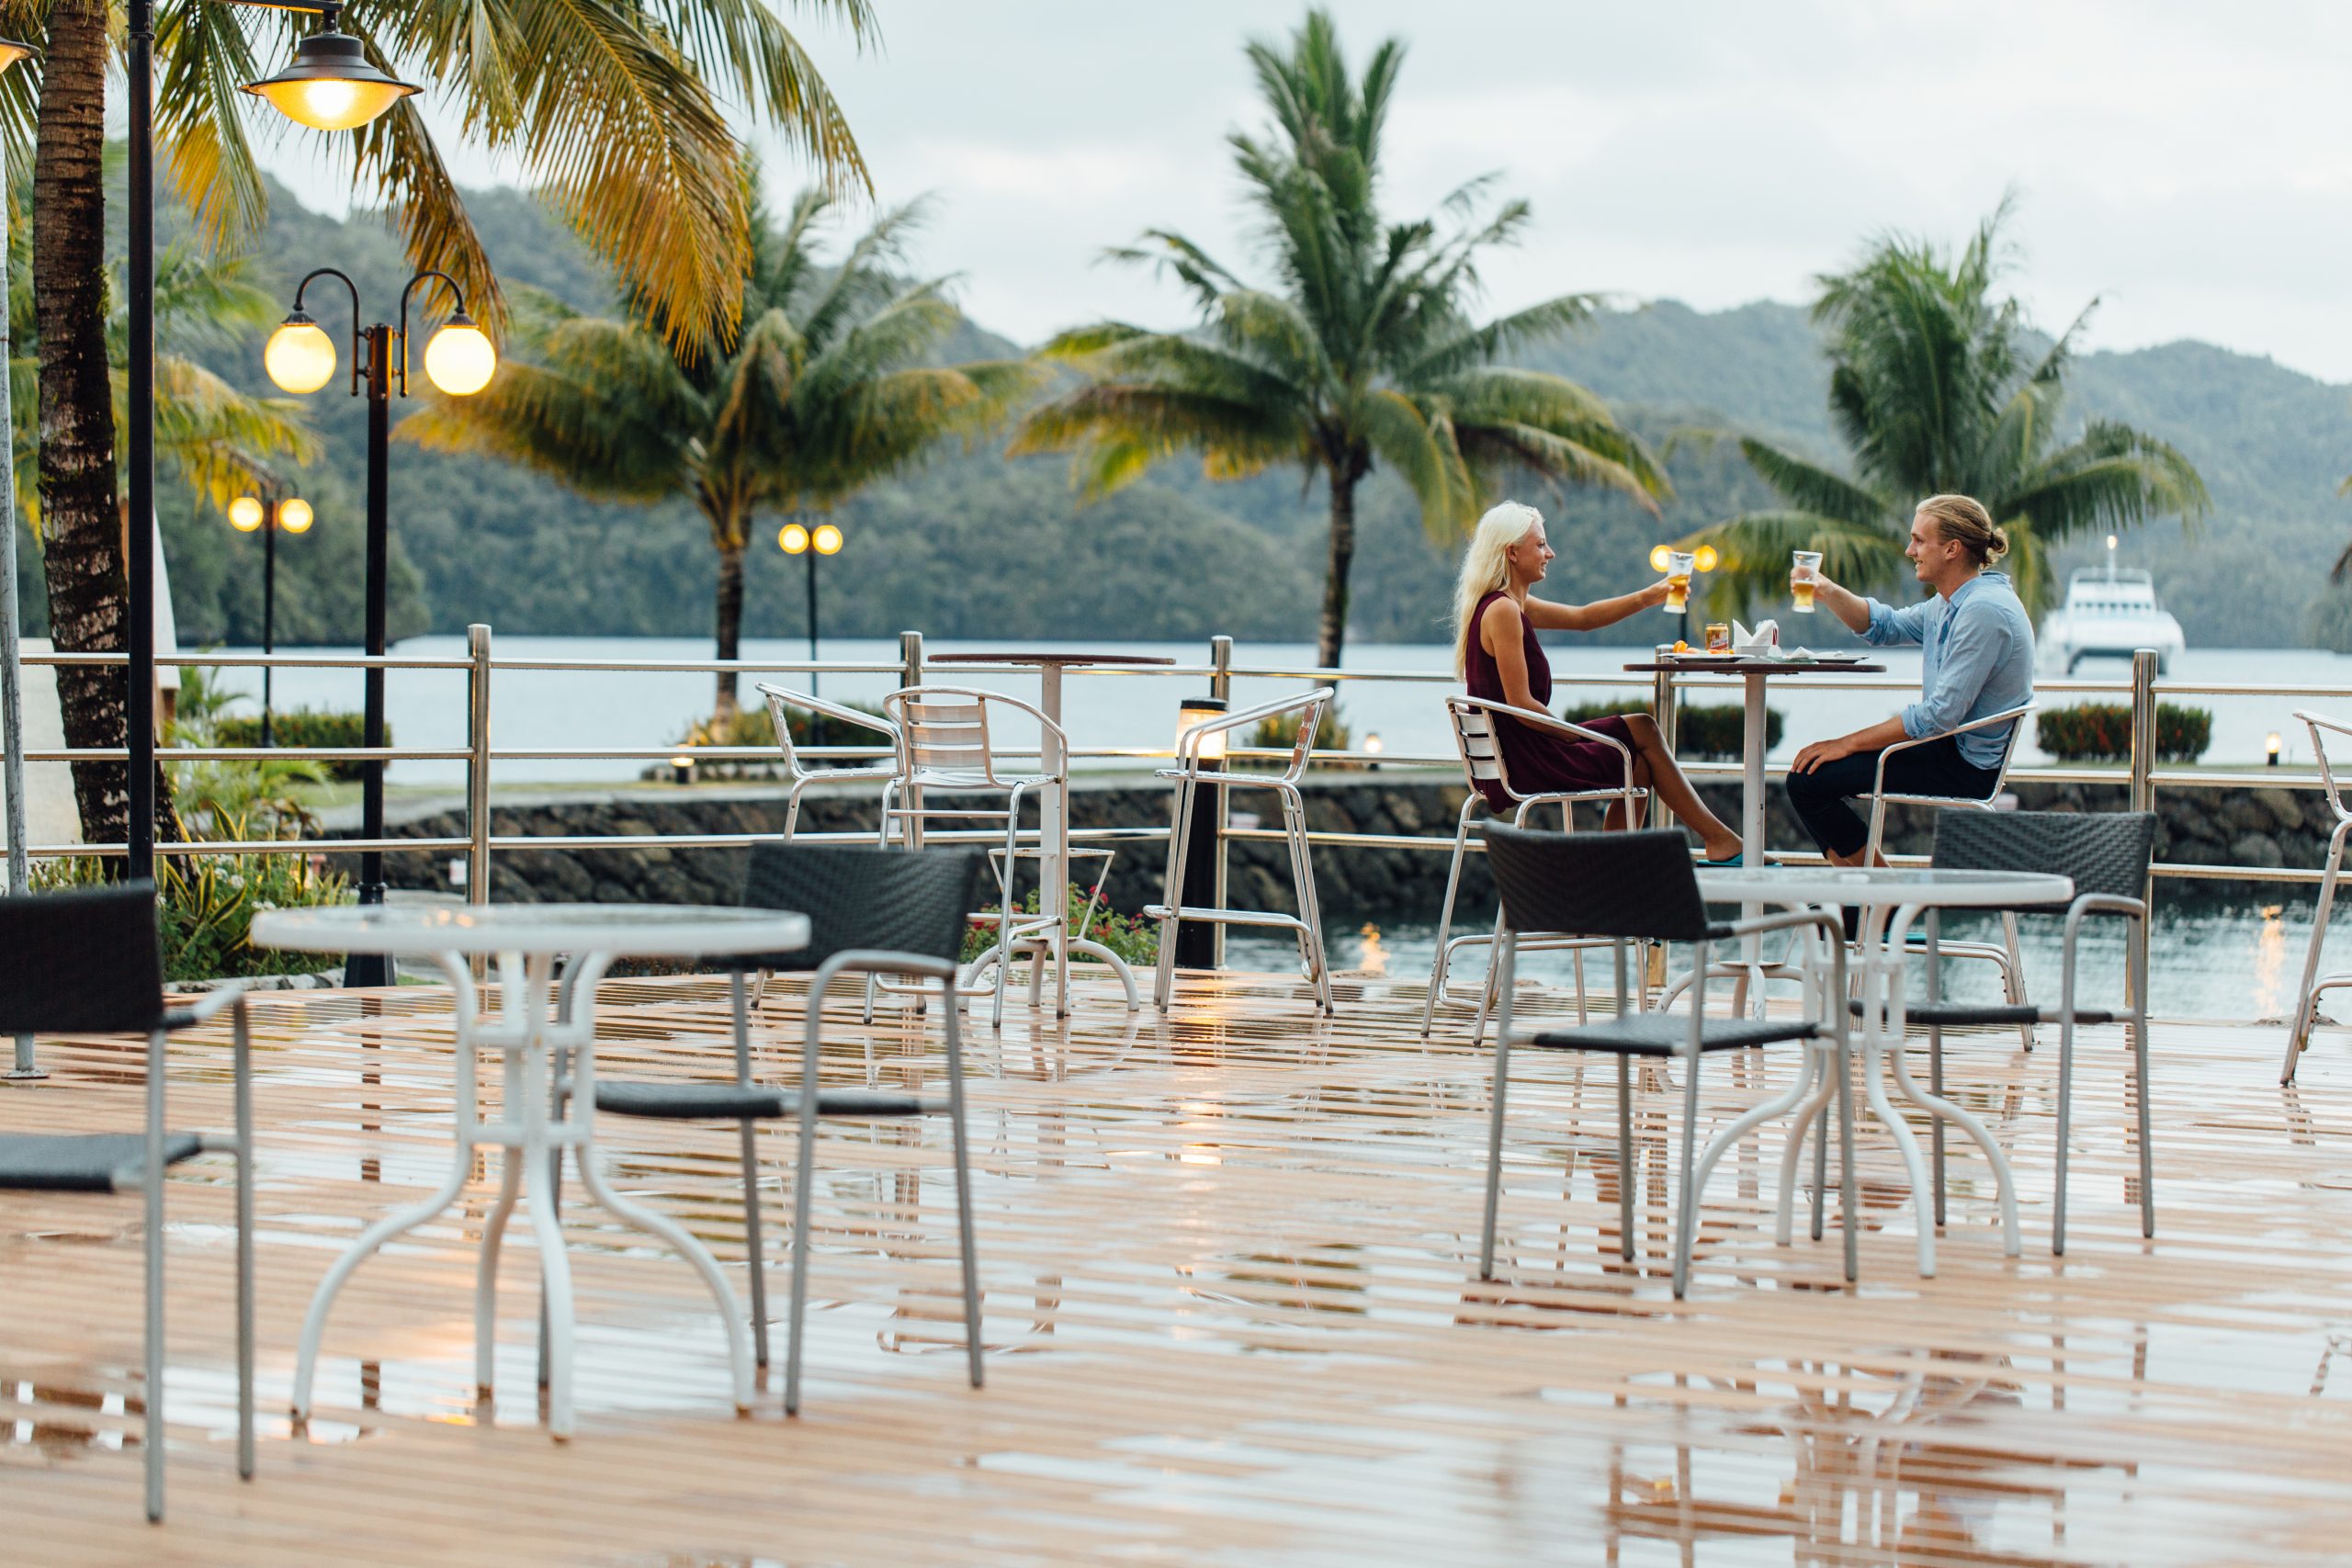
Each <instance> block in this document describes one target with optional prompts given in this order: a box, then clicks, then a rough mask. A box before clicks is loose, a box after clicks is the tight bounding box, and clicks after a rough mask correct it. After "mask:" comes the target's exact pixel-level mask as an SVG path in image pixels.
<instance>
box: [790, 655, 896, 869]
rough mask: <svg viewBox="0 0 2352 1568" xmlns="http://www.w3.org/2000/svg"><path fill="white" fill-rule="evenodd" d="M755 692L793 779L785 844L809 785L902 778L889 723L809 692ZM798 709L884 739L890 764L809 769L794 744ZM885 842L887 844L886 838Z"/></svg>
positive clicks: (873, 781)
mask: <svg viewBox="0 0 2352 1568" xmlns="http://www.w3.org/2000/svg"><path fill="white" fill-rule="evenodd" d="M755 689H756V690H757V691H758V692H759V694H760V695H762V696H763V697H765V698H766V699H767V704H768V716H769V717H770V718H772V719H773V720H775V746H776V750H778V751H780V752H782V753H783V755H784V767H785V772H786V773H788V774H790V775H791V778H792V787H791V789H790V790H788V791H787V792H786V795H785V797H784V800H785V805H784V840H785V841H786V843H789V842H790V841H791V840H792V830H793V829H795V828H796V827H797V826H798V825H799V822H800V797H801V795H803V794H805V793H807V791H808V788H809V785H810V784H852V783H859V782H866V783H873V784H884V785H886V786H887V784H888V782H889V781H890V780H892V779H895V778H897V777H898V776H899V763H898V749H899V727H898V726H897V725H895V724H892V723H891V722H890V721H889V720H888V719H887V718H876V716H874V715H872V714H870V713H860V712H858V711H857V710H856V709H855V708H852V707H843V706H842V705H840V704H839V703H829V702H827V701H825V700H824V699H823V698H821V697H815V696H811V695H809V694H808V693H806V692H795V691H789V690H787V689H786V688H785V687H782V686H771V685H769V684H767V683H766V682H760V683H759V684H758V686H757V687H756V688H755ZM796 708H797V709H799V710H800V711H801V712H803V713H810V714H816V715H820V716H822V717H825V718H829V719H831V720H833V721H834V722H836V723H839V724H846V725H850V726H853V727H854V728H861V729H866V730H871V731H872V732H874V733H875V734H876V735H880V736H882V737H883V738H884V739H887V740H888V742H889V746H890V751H891V756H890V760H889V761H881V762H862V763H859V764H857V765H855V766H853V767H827V766H823V765H820V766H816V767H811V766H809V761H808V759H806V758H805V757H803V756H802V755H801V754H800V749H799V748H798V747H797V746H796V745H794V744H793V741H792V725H791V716H792V710H794V709H796ZM885 826H886V827H887V824H886V825H885ZM885 841H886V842H887V841H888V836H887V834H886V835H885Z"/></svg>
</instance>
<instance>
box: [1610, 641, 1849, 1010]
mask: <svg viewBox="0 0 2352 1568" xmlns="http://www.w3.org/2000/svg"><path fill="white" fill-rule="evenodd" d="M1625 671H1626V673H1627V674H1642V675H1655V674H1657V673H1658V672H1659V671H1674V672H1676V673H1677V674H1684V675H1736V676H1738V677H1739V678H1740V682H1741V684H1742V685H1743V686H1744V687H1745V688H1746V690H1745V692H1744V693H1743V698H1744V700H1743V703H1742V707H1743V709H1744V711H1743V714H1742V720H1743V723H1742V727H1741V735H1740V748H1739V750H1740V762H1741V764H1742V767H1741V773H1740V781H1739V848H1740V855H1741V858H1742V859H1743V860H1744V861H1745V862H1746V863H1747V864H1748V865H1750V866H1758V867H1760V866H1762V865H1763V864H1764V863H1765V860H1764V853H1765V844H1764V805H1765V799H1764V752H1765V750H1766V745H1765V718H1766V710H1765V704H1764V688H1765V684H1766V682H1770V680H1771V679H1772V677H1774V676H1775V675H1826V674H1837V675H1883V674H1884V673H1885V672H1886V666H1885V665H1883V664H1865V663H1863V662H1862V661H1861V660H1859V659H1845V658H1822V657H1820V656H1818V655H1815V656H1814V657H1812V658H1807V659H1764V658H1758V657H1755V656H1753V655H1747V654H1679V655H1675V656H1673V657H1670V658H1661V659H1657V660H1651V661H1650V662H1648V663H1645V664H1628V665H1626V666H1625ZM1759 912H1760V908H1759V906H1758V905H1755V904H1744V905H1742V906H1741V908H1740V918H1741V919H1755V917H1756V916H1757V915H1758V913H1759ZM1763 940H1764V939H1763V938H1761V937H1757V936H1751V937H1749V938H1747V940H1746V941H1745V942H1743V943H1741V945H1740V953H1739V957H1738V959H1737V960H1736V962H1735V963H1734V964H1729V965H1724V966H1721V967H1718V968H1717V969H1716V970H1715V971H1714V972H1715V973H1717V974H1724V973H1729V972H1731V971H1733V970H1736V971H1737V972H1738V974H1739V993H1738V995H1739V1000H1740V1002H1741V1003H1743V1004H1744V1005H1745V1007H1746V1009H1747V1010H1748V1011H1749V1012H1751V1013H1752V1014H1754V1015H1755V1016H1756V1017H1758V1018H1761V1017H1762V1016H1764V982H1765V980H1766V979H1768V978H1769V977H1770V976H1773V975H1776V974H1780V973H1781V972H1782V971H1781V965H1779V964H1767V963H1765V962H1764V951H1763Z"/></svg>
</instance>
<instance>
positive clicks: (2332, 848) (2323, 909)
mask: <svg viewBox="0 0 2352 1568" xmlns="http://www.w3.org/2000/svg"><path fill="white" fill-rule="evenodd" d="M2295 716H2296V717H2297V718H2300V719H2301V720H2302V721H2303V725H2304V728H2307V729H2309V730H2310V731H2311V732H2312V759H2313V760H2314V761H2317V762H2318V763H2319V776H2320V781H2321V782H2322V783H2323V784H2326V785H2327V804H2328V807H2329V808H2330V809H2332V810H2333V811H2334V812H2335V831H2334V832H2333V833H2331V834H2329V835H2328V839H2327V869H2326V871H2325V872H2324V873H2323V874H2321V876H2320V881H2319V908H2316V909H2314V910H2312V944H2311V948H2310V950H2309V951H2308V952H2306V953H2304V954H2303V984H2302V988H2301V990H2299V991H2297V992H2296V993H2295V1016H2294V1020H2293V1021H2292V1022H2290V1023H2289V1024H2288V1026H2287V1059H2286V1061H2285V1062H2283V1063H2281V1064H2280V1065H2279V1068H2278V1081H2279V1082H2280V1083H2282V1084H2288V1083H2293V1082H2294V1081H2295V1062H2296V1059H2297V1058H2298V1057H2300V1056H2301V1055H2302V1054H2303V1051H2304V1050H2305V1048H2307V1047H2308V1046H2309V1045H2310V1044H2311V1037H2312V1026H2313V1025H2314V1024H2316V1023H2317V1022H2318V1021H2319V994H2320V993H2321V992H2322V991H2328V990H2334V989H2335V988H2336V987H2339V986H2352V969H2346V970H2338V971H2336V972H2335V974H2333V975H2322V974H2321V973H2320V972H2319V954H2320V949H2321V948H2322V947H2323V946H2324V945H2325V944H2326V942H2327V918H2328V915H2329V913H2330V912H2331V911H2332V910H2333V909H2334V908H2335V880H2336V878H2337V877H2338V876H2340V875H2342V874H2343V872H2344V841H2345V836H2346V834H2352V810H2346V808H2345V805H2344V787H2343V785H2341V784H2337V783H2336V782H2335V769H2334V768H2333V767H2331V766H2330V765H2329V763H2328V760H2327V736H2328V735H2331V734H2333V735H2345V736H2352V725H2346V724H2340V723H2338V722H2337V721H2335V719H2332V718H2322V717H2321V716H2319V715H2317V714H2315V713H2304V712H2301V711H2299V712H2297V713H2296V715H2295Z"/></svg>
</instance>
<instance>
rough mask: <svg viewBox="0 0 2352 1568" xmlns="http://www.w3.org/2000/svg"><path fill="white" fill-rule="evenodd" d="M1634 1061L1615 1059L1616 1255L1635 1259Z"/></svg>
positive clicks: (1622, 1058) (1628, 1259) (1625, 1057)
mask: <svg viewBox="0 0 2352 1568" xmlns="http://www.w3.org/2000/svg"><path fill="white" fill-rule="evenodd" d="M1639 1179H1640V1178H1639V1177H1638V1176H1637V1175H1636V1174H1635V1173H1634V1063H1633V1058H1632V1057H1630V1056H1620V1057H1618V1058H1617V1256H1618V1257H1620V1258H1623V1259H1624V1260H1625V1261H1626V1262H1628V1263H1631V1262H1632V1261H1633V1260H1634V1182H1635V1181H1637V1180H1639Z"/></svg>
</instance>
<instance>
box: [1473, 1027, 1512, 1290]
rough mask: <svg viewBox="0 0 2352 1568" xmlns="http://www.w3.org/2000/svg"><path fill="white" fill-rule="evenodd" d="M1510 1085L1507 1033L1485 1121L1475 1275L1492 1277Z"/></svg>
mask: <svg viewBox="0 0 2352 1568" xmlns="http://www.w3.org/2000/svg"><path fill="white" fill-rule="evenodd" d="M1509 1090H1510V1032H1509V1031H1507V1030H1506V1031H1503V1032H1501V1033H1499V1034H1498V1036H1497V1038H1496V1040H1495V1103H1494V1109H1493V1111H1492V1113H1491V1114H1490V1116H1489V1118H1488V1121H1487V1219H1486V1224H1485V1226H1484V1227H1483V1228H1482V1229H1481V1230H1480V1232H1479V1236H1478V1278H1480V1279H1481V1280H1491V1279H1493V1278H1494V1277H1495V1216H1496V1211H1497V1210H1498V1209H1499V1208H1500V1207H1501V1205H1502V1189H1503V1099H1504V1096H1505V1095H1506V1094H1507V1093H1508V1092H1509Z"/></svg>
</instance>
